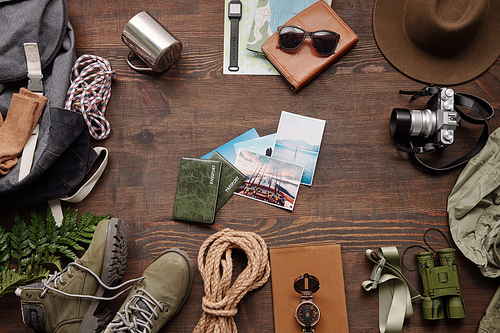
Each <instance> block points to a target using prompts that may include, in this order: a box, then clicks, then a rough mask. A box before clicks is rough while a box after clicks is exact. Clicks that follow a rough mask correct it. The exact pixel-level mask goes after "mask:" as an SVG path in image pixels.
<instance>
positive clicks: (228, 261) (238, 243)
mask: <svg viewBox="0 0 500 333" xmlns="http://www.w3.org/2000/svg"><path fill="white" fill-rule="evenodd" d="M233 249H241V250H243V251H244V252H245V254H246V256H247V259H248V261H247V266H246V268H245V269H244V270H243V271H242V272H241V273H240V275H239V276H238V277H237V278H236V280H235V281H234V283H233V285H231V280H232V275H233V261H232V257H231V254H232V250H233ZM198 269H199V271H200V274H201V277H202V279H203V282H204V287H205V297H203V305H202V308H203V311H204V312H203V315H202V317H201V318H200V320H199V322H198V324H197V325H196V327H195V328H194V330H193V333H217V332H222V333H236V332H237V331H238V330H237V327H236V323H235V322H234V318H233V316H234V315H236V313H237V312H238V309H237V308H236V306H237V305H238V303H239V302H240V300H241V299H242V298H243V296H245V294H246V293H247V292H249V291H251V290H254V289H257V288H259V287H261V286H262V285H263V284H264V283H266V281H267V280H268V279H269V275H270V273H271V272H270V265H269V259H268V250H267V245H266V243H265V242H264V240H263V239H262V238H261V237H260V236H259V235H257V234H255V233H252V232H238V231H234V230H231V229H224V230H222V231H219V232H218V233H216V234H214V235H212V236H211V237H209V238H208V239H207V240H206V241H205V242H204V243H203V245H202V246H201V248H200V251H199V253H198Z"/></svg>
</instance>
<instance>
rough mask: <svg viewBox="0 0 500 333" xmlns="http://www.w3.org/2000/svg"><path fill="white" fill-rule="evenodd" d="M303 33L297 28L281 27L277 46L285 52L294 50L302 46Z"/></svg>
mask: <svg viewBox="0 0 500 333" xmlns="http://www.w3.org/2000/svg"><path fill="white" fill-rule="evenodd" d="M305 34H306V33H305V31H304V30H302V29H300V28H297V27H286V26H285V27H283V28H282V29H281V30H280V32H279V44H280V46H281V47H282V48H283V49H285V50H294V49H296V48H297V47H299V46H300V44H302V41H303V40H304V36H305Z"/></svg>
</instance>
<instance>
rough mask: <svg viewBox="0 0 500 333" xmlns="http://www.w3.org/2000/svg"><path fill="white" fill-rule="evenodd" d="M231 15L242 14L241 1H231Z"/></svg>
mask: <svg viewBox="0 0 500 333" xmlns="http://www.w3.org/2000/svg"><path fill="white" fill-rule="evenodd" d="M229 15H241V3H229Z"/></svg>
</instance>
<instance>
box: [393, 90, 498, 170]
mask: <svg viewBox="0 0 500 333" xmlns="http://www.w3.org/2000/svg"><path fill="white" fill-rule="evenodd" d="M399 93H400V94H402V95H412V97H411V100H415V99H417V98H419V97H423V96H431V95H432V97H431V98H430V99H429V100H428V101H427V106H428V107H429V108H432V106H433V105H435V104H436V102H437V98H438V93H439V88H438V87H436V86H433V85H430V86H427V87H425V88H423V89H422V90H419V91H403V90H400V92H399ZM460 107H463V108H466V109H468V110H470V111H472V112H474V113H475V114H477V115H478V116H479V118H475V117H472V116H470V115H469V114H467V113H466V112H464V111H463V110H462V109H461V108H460ZM454 109H455V111H456V112H457V113H458V114H459V115H460V117H461V118H462V120H465V121H467V122H469V123H471V124H476V125H480V124H483V131H482V132H481V135H480V137H479V138H478V140H477V142H476V144H475V145H474V146H473V147H472V148H471V149H470V150H469V151H468V152H467V153H465V154H464V155H463V156H462V157H460V158H458V159H457V160H455V161H453V162H451V163H449V164H447V165H445V166H443V167H440V168H437V167H433V166H430V165H427V164H425V163H424V162H423V161H422V160H421V159H420V158H418V156H417V154H421V153H428V152H433V151H435V150H436V148H437V146H436V145H435V144H434V143H427V144H425V145H424V146H423V147H414V145H413V142H412V141H411V139H410V138H409V137H408V138H407V140H406V147H403V146H402V145H401V144H400V143H399V142H398V141H397V139H396V140H395V146H396V148H397V150H399V151H403V152H406V153H407V154H408V157H409V158H410V160H411V162H412V163H413V165H414V166H416V167H417V168H419V169H422V170H425V171H431V172H447V171H451V170H454V169H456V168H458V167H460V166H462V165H464V164H467V162H469V160H470V159H471V158H473V157H474V156H475V155H476V154H477V153H479V152H480V151H481V149H483V147H484V145H485V144H486V142H487V141H488V137H489V135H490V129H489V126H488V120H489V119H490V118H491V117H492V116H493V115H494V113H495V110H494V109H493V107H492V106H491V105H490V103H488V102H486V101H485V100H484V99H482V98H480V97H477V96H474V95H470V94H463V93H455V107H454Z"/></svg>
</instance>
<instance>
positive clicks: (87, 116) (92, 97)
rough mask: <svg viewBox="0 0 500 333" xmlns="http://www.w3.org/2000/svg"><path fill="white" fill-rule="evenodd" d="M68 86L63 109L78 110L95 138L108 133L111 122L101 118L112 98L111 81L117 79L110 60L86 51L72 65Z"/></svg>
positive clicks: (103, 136) (104, 136)
mask: <svg viewBox="0 0 500 333" xmlns="http://www.w3.org/2000/svg"><path fill="white" fill-rule="evenodd" d="M71 71H72V79H71V85H70V87H69V90H68V97H67V99H66V104H65V105H64V108H65V109H68V110H74V111H80V112H81V113H82V114H83V118H84V120H85V122H86V124H87V127H88V128H89V133H90V135H92V137H93V138H94V139H97V140H102V139H105V138H107V137H108V136H109V133H110V132H111V125H110V124H109V122H108V121H107V120H106V118H105V117H104V113H105V112H106V107H107V105H108V102H109V99H110V97H111V83H112V82H113V80H114V79H116V75H115V72H114V71H113V70H112V69H111V65H110V64H109V62H108V61H107V60H106V59H104V58H101V57H98V56H94V55H90V54H85V55H82V56H81V57H80V58H78V60H77V61H76V62H75V64H74V65H73V68H72V69H71Z"/></svg>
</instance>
